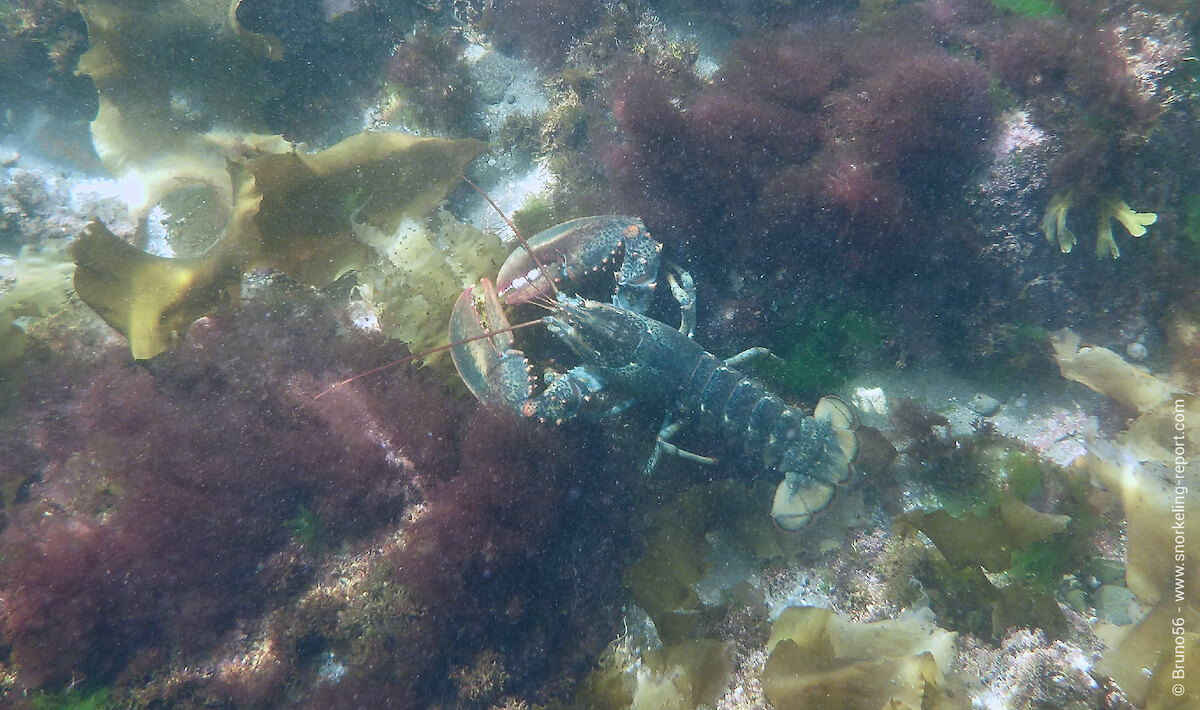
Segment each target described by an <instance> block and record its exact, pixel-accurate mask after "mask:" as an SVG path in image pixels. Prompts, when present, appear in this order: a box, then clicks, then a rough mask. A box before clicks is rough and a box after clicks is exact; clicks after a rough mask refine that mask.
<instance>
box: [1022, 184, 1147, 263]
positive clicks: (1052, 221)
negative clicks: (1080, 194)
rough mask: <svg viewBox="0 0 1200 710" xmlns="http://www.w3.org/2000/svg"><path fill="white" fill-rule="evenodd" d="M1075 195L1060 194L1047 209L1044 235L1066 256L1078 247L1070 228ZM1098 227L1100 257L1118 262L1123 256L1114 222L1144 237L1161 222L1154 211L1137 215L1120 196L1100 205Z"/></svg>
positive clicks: (1137, 235)
mask: <svg viewBox="0 0 1200 710" xmlns="http://www.w3.org/2000/svg"><path fill="white" fill-rule="evenodd" d="M1073 201H1074V195H1072V194H1071V193H1059V194H1057V195H1055V196H1054V197H1053V198H1051V200H1050V204H1049V205H1047V206H1046V214H1045V215H1044V216H1043V217H1042V232H1043V233H1045V235H1046V239H1047V241H1049V242H1050V243H1051V244H1054V243H1057V244H1058V248H1059V249H1061V250H1062V252H1063V253H1064V254H1066V253H1068V252H1070V251H1071V248H1072V247H1074V246H1075V243H1076V239H1075V234H1074V232H1072V231H1071V230H1070V229H1069V228H1068V227H1067V211H1068V210H1069V209H1070V208H1071V203H1072V202H1073ZM1097 217H1098V219H1097V224H1096V256H1104V255H1105V254H1110V255H1112V258H1114V259H1116V258H1117V257H1119V256H1121V250H1120V249H1118V248H1117V242H1116V240H1115V239H1113V233H1112V222H1111V220H1114V219H1115V220H1117V221H1118V222H1120V223H1121V226H1123V227H1125V230H1126V231H1128V232H1129V234H1130V236H1134V237H1140V236H1142V235H1143V234H1145V233H1146V227H1148V226H1150V225H1152V224H1154V223H1155V222H1156V221H1158V215H1157V214H1155V213H1154V212H1135V211H1134V210H1133V209H1132V208H1131V207H1130V206H1129V205H1128V204H1127V203H1126V202H1125V201H1124V200H1122V199H1119V198H1116V197H1106V198H1104V199H1103V200H1101V202H1100V212H1099V215H1097Z"/></svg>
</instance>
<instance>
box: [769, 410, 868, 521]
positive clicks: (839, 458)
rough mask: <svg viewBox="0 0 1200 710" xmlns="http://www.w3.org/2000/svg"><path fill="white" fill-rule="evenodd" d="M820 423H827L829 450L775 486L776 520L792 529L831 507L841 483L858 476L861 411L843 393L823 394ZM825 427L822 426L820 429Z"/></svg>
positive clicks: (815, 413)
mask: <svg viewBox="0 0 1200 710" xmlns="http://www.w3.org/2000/svg"><path fill="white" fill-rule="evenodd" d="M813 419H814V420H816V422H817V423H818V426H821V425H823V426H827V427H828V428H827V429H824V432H825V433H824V434H822V435H821V436H822V438H825V437H827V438H825V442H826V444H825V453H824V455H823V456H821V457H820V458H819V459H818V460H817V461H816V462H815V463H814V464H813V465H812V466H811V467H809V468H808V469H807V470H804V471H795V472H792V473H789V474H788V475H786V476H785V477H784V480H783V482H781V483H780V484H779V487H778V488H777V489H776V490H775V501H774V503H773V504H772V506H771V516H772V517H773V518H775V524H776V525H778V526H779V527H780V528H782V529H783V530H787V531H789V532H791V531H795V530H799V529H801V528H803V527H805V526H806V525H808V524H809V523H811V522H812V521H813V518H815V517H816V516H817V515H818V514H820V513H821V511H823V510H825V509H826V508H828V507H829V504H830V503H832V502H833V499H834V497H835V496H836V495H837V490H838V487H839V486H842V485H845V484H846V483H848V482H849V481H850V479H851V478H853V476H854V459H855V457H856V456H857V455H858V434H857V433H856V430H857V429H858V415H857V414H856V413H855V411H854V407H852V406H850V404H849V403H848V402H846V401H845V400H844V399H841V398H840V397H833V396H829V397H823V398H822V399H821V401H820V402H818V403H817V406H816V409H815V410H814V411H813ZM818 431H821V429H818Z"/></svg>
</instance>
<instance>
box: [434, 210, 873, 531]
mask: <svg viewBox="0 0 1200 710" xmlns="http://www.w3.org/2000/svg"><path fill="white" fill-rule="evenodd" d="M485 197H486V195H485ZM489 201H490V200H489ZM506 221H507V218H506ZM509 224H510V225H511V222H510V223H509ZM513 229H514V232H516V228H515V226H514V227H513ZM517 237H518V239H520V240H521V244H522V247H521V248H518V249H517V250H515V251H514V252H513V253H512V254H510V255H509V257H508V259H507V260H506V261H505V262H504V265H503V266H502V267H501V269H500V272H499V274H498V275H497V277H496V282H497V283H496V284H495V285H493V284H492V282H491V281H489V280H488V279H486V278H485V279H482V280H481V281H480V283H479V284H478V285H477V286H478V292H477V290H476V286H472V287H468V288H467V289H466V290H464V291H463V292H462V293H461V294H460V295H459V297H458V299H457V301H456V302H455V304H454V308H453V311H452V313H451V317H450V342H451V345H450V346H449V349H450V352H451V357H452V358H453V361H454V365H455V367H456V368H457V369H458V373H459V375H460V376H461V377H462V380H463V382H464V383H465V384H466V386H467V388H468V389H470V390H471V392H472V393H473V394H474V395H475V396H476V397H477V398H478V399H479V400H480V401H482V402H483V403H485V404H488V405H493V406H499V407H504V408H507V409H510V410H512V411H514V412H517V413H519V414H520V415H521V416H524V417H536V418H537V419H539V420H540V421H543V422H549V421H552V422H558V423H561V422H562V421H564V420H566V419H569V418H571V417H575V416H578V415H579V414H580V413H581V412H584V411H586V410H588V409H595V408H600V411H601V412H602V413H603V412H605V411H607V412H608V413H610V414H611V413H617V412H620V411H621V410H622V409H624V408H625V407H626V406H628V405H629V404H631V403H632V402H634V401H636V400H646V399H652V400H654V401H657V402H658V403H659V404H661V405H662V407H663V408H664V409H665V410H666V412H667V413H666V417H665V420H664V422H663V424H662V427H661V428H660V429H659V432H658V434H657V435H656V437H655V444H654V451H653V453H652V454H651V455H650V457H649V460H648V461H647V464H646V472H647V473H649V472H652V471H653V470H654V468H655V466H656V465H657V462H658V461H659V459H660V458H661V456H663V455H674V456H679V457H682V458H684V459H687V460H691V461H696V462H699V463H713V462H714V459H711V458H709V457H706V456H701V455H699V454H695V453H692V452H689V451H685V450H683V449H681V448H679V447H677V446H675V445H674V444H672V443H671V439H672V437H673V436H674V435H675V434H677V433H678V432H679V431H680V430H681V429H682V428H683V426H684V425H686V424H687V423H688V422H692V421H698V422H703V423H707V424H710V425H711V426H713V427H714V428H716V429H718V430H719V431H721V432H722V433H723V434H724V435H725V437H726V438H727V439H729V440H730V441H731V442H734V443H736V444H739V445H740V447H741V449H742V450H743V451H744V452H745V453H746V454H747V455H748V456H750V457H753V458H757V459H759V460H761V462H762V468H763V469H765V470H768V471H774V472H775V473H777V474H779V475H781V476H782V480H781V481H780V482H779V484H778V487H777V488H776V491H775V495H774V500H773V502H772V505H771V516H772V517H773V518H774V521H775V523H776V524H777V525H778V526H779V527H780V528H781V529H783V530H787V531H795V530H799V529H801V528H804V527H805V526H806V525H808V524H809V523H810V522H811V521H812V520H813V519H814V518H815V517H816V516H817V515H818V514H819V513H820V512H822V511H823V510H825V509H826V508H827V507H828V506H829V504H830V503H831V502H832V501H833V499H834V497H835V495H836V493H837V490H838V488H840V487H841V486H843V485H845V484H846V483H847V482H849V481H850V480H851V479H852V478H853V476H854V459H855V456H856V454H857V452H858V436H857V434H856V433H855V430H856V429H857V426H858V420H857V416H856V414H855V411H854V409H853V407H851V406H850V405H849V404H848V403H847V402H845V401H844V400H842V399H840V398H838V397H834V396H827V397H824V398H822V399H821V400H820V401H819V402H818V403H817V405H816V407H815V409H814V411H813V413H812V415H806V414H805V413H804V412H803V411H801V410H800V409H797V408H795V407H792V406H789V405H788V404H786V403H785V402H784V401H783V400H782V399H780V398H779V397H778V396H776V395H775V394H773V393H771V392H770V391H768V390H767V389H766V388H765V387H764V386H763V385H762V384H760V383H758V382H757V381H755V380H754V379H752V378H750V377H749V376H747V375H746V374H744V373H743V372H741V371H739V370H738V369H736V366H737V365H739V364H741V363H742V362H744V361H746V360H748V359H750V358H753V357H759V356H764V355H770V353H769V352H768V351H767V350H766V349H765V348H751V349H749V350H746V351H744V352H742V353H739V354H737V355H734V356H733V357H730V358H727V359H722V358H719V357H717V356H716V355H713V354H712V353H710V352H708V351H706V350H705V349H704V348H703V347H702V346H700V345H699V344H698V343H696V342H695V340H694V339H693V337H692V336H693V331H694V329H695V320H696V316H695V312H696V310H695V309H696V305H695V304H696V299H695V286H694V283H693V281H692V278H691V276H690V275H689V274H688V273H687V272H686V271H684V270H683V269H681V268H679V267H677V266H675V265H673V264H668V265H667V267H668V274H667V276H668V281H669V283H670V288H671V291H672V295H673V296H674V298H675V301H676V303H678V305H679V311H680V324H679V327H677V328H676V327H672V326H670V325H668V324H666V323H663V322H662V321H659V320H655V319H653V318H650V317H649V316H647V315H646V311H647V309H648V307H649V304H650V299H651V296H652V294H653V293H654V290H655V286H656V284H657V280H658V273H659V268H660V261H661V257H660V252H661V251H662V245H661V244H660V243H659V242H657V241H655V240H654V239H652V238H651V237H650V235H649V233H648V232H647V230H646V227H645V225H644V224H643V223H642V220H640V219H638V218H635V217H626V216H620V215H608V216H598V217H584V218H581V219H576V220H572V221H570V222H566V223H564V224H561V225H558V226H556V227H552V228H550V229H547V230H545V231H543V232H540V233H539V234H537V235H535V236H534V237H532V238H530V239H529V240H528V241H526V240H525V239H524V238H522V237H521V235H520V233H519V232H517ZM606 266H613V267H615V270H614V276H615V280H616V287H615V289H614V291H613V294H612V299H611V302H608V303H605V302H602V301H596V300H591V299H588V298H584V297H582V296H578V295H573V294H571V293H567V292H566V291H564V290H561V289H560V288H559V287H558V285H559V284H562V283H566V282H569V281H573V280H575V279H577V278H578V277H580V276H582V275H585V274H587V273H591V272H595V271H598V270H599V269H601V268H605V267H606ZM525 303H531V304H535V305H538V306H540V307H542V308H544V309H545V310H546V311H547V314H546V315H545V316H543V317H542V318H541V319H540V322H541V323H543V324H544V325H545V326H546V329H547V330H548V331H549V332H550V333H551V334H552V335H553V336H555V337H556V338H557V339H558V340H559V341H561V342H562V343H563V344H564V345H565V346H566V348H567V349H569V350H570V351H572V352H573V353H574V355H575V356H576V357H578V358H579V361H580V364H578V365H575V366H574V367H571V368H569V369H567V370H566V371H562V372H560V371H557V370H553V369H547V371H546V372H545V373H544V375H543V382H544V387H543V389H542V390H541V391H540V392H538V393H534V379H533V378H532V377H531V376H530V373H531V370H532V368H531V366H530V365H529V361H528V359H527V358H526V356H525V354H524V352H522V351H521V350H519V349H517V348H516V347H515V340H514V336H513V331H514V330H515V329H516V328H517V327H520V326H510V325H509V322H508V318H507V317H506V315H505V313H504V306H505V305H510V306H512V305H518V304H525ZM534 322H535V323H536V322H537V321H534ZM525 325H527V324H525Z"/></svg>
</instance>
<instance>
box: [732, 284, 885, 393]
mask: <svg viewBox="0 0 1200 710" xmlns="http://www.w3.org/2000/svg"><path fill="white" fill-rule="evenodd" d="M779 320H780V321H781V322H785V323H789V325H786V326H784V327H783V328H781V329H780V331H779V333H778V335H777V336H776V337H775V338H774V339H773V341H772V342H771V343H769V344H768V347H769V348H770V349H771V351H772V352H774V353H775V354H776V355H778V356H779V358H780V360H778V361H777V360H774V359H772V360H770V361H762V362H759V363H756V364H755V365H754V366H753V369H754V370H756V371H759V372H761V373H762V374H763V375H764V376H765V377H767V378H769V379H771V380H773V381H775V382H778V383H779V385H780V387H781V388H782V389H784V390H785V391H787V392H788V393H790V394H794V395H795V396H798V397H803V398H814V397H819V396H821V395H824V394H828V393H829V392H834V391H836V390H838V389H839V388H841V387H842V386H843V385H844V384H846V382H847V381H849V379H850V377H851V376H852V375H853V374H854V373H855V372H856V371H857V370H858V368H859V366H860V365H861V364H862V363H863V362H866V361H869V360H871V359H873V358H875V357H877V356H878V355H879V353H880V352H881V351H882V350H883V345H882V343H883V341H884V339H885V336H884V328H883V326H882V325H881V323H880V321H879V319H878V318H876V317H875V316H874V315H871V314H870V313H869V312H868V311H867V310H866V309H865V308H860V307H856V306H853V305H839V304H831V305H829V306H814V307H807V308H804V309H803V310H800V311H798V312H797V313H796V314H795V316H794V317H793V318H788V317H787V315H786V314H784V315H781V316H779Z"/></svg>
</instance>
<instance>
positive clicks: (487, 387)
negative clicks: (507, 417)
mask: <svg viewBox="0 0 1200 710" xmlns="http://www.w3.org/2000/svg"><path fill="white" fill-rule="evenodd" d="M481 289H482V299H483V303H482V307H483V312H482V315H481V313H480V310H479V308H478V307H477V305H476V302H475V287H473V286H472V287H468V288H467V289H465V290H464V291H463V292H462V293H461V294H459V296H458V300H457V301H455V302H454V309H453V311H451V313H450V342H452V343H458V342H460V341H463V340H468V339H471V338H476V339H475V340H471V342H467V343H462V344H460V345H455V346H453V347H451V348H450V357H451V358H452V359H453V360H454V367H455V368H457V369H458V374H459V376H460V377H462V381H463V382H464V383H465V384H466V385H467V389H469V390H471V394H473V395H475V397H476V398H477V399H478V400H479V401H481V402H483V403H484V404H488V405H493V406H501V407H506V408H508V409H511V410H513V411H517V412H520V411H522V408H523V407H524V406H525V403H526V402H527V401H528V400H529V395H530V394H531V392H532V389H533V385H532V384H531V383H530V381H529V362H528V360H526V359H525V354H524V353H522V352H521V351H520V350H516V349H514V348H513V336H512V333H510V332H505V333H493V334H492V335H486V337H485V334H487V333H489V332H491V331H492V330H495V329H498V328H507V327H508V319H507V318H506V317H505V316H504V311H503V309H502V307H501V305H500V299H499V297H498V296H497V295H496V287H495V286H493V285H492V283H491V282H490V281H488V280H487V279H482V281H481Z"/></svg>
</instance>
